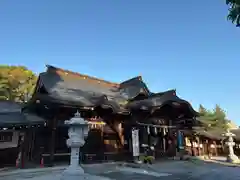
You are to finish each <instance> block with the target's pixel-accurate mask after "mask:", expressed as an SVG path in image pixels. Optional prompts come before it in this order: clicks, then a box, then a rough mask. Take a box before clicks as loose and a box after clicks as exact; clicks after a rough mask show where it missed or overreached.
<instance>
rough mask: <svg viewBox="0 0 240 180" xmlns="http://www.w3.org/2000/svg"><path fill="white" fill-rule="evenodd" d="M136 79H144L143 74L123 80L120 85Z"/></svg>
mask: <svg viewBox="0 0 240 180" xmlns="http://www.w3.org/2000/svg"><path fill="white" fill-rule="evenodd" d="M135 79H138V80H140V81H142V76H136V77H133V78H131V79H128V80H126V81H123V82H121V83H120V85H124V84H127V83H129V82H131V81H133V80H135Z"/></svg>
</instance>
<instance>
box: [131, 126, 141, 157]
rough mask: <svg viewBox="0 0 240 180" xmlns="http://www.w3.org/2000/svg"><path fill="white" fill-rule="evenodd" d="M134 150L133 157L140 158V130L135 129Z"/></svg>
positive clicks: (133, 135) (133, 133) (133, 131)
mask: <svg viewBox="0 0 240 180" xmlns="http://www.w3.org/2000/svg"><path fill="white" fill-rule="evenodd" d="M132 149H133V156H134V157H136V156H139V130H138V129H133V130H132Z"/></svg>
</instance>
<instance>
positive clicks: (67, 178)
mask: <svg viewBox="0 0 240 180" xmlns="http://www.w3.org/2000/svg"><path fill="white" fill-rule="evenodd" d="M83 179H87V180H109V178H105V177H101V176H94V175H90V174H87V173H84V170H83V169H82V167H81V166H79V167H78V168H77V169H76V168H71V167H68V168H67V169H66V170H65V171H63V174H62V176H61V178H60V180H83Z"/></svg>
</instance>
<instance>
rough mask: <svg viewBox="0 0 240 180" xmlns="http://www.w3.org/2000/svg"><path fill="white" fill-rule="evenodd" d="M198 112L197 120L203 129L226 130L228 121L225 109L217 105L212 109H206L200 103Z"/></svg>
mask: <svg viewBox="0 0 240 180" xmlns="http://www.w3.org/2000/svg"><path fill="white" fill-rule="evenodd" d="M199 114H200V117H199V118H198V120H199V121H200V122H201V126H202V127H203V128H204V129H205V130H213V129H220V130H226V129H227V128H228V124H229V122H230V121H229V120H228V119H227V118H226V113H225V111H224V110H223V109H222V108H221V107H220V106H219V105H216V106H215V108H214V109H213V110H212V111H210V110H207V109H206V108H204V107H203V106H202V105H200V106H199Z"/></svg>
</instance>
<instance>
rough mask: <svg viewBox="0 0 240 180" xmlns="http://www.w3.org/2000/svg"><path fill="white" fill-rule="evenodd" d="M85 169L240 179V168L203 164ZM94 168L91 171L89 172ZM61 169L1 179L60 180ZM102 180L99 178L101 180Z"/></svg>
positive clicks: (119, 178) (177, 178)
mask: <svg viewBox="0 0 240 180" xmlns="http://www.w3.org/2000/svg"><path fill="white" fill-rule="evenodd" d="M88 168H89V169H87V168H86V170H87V171H88V172H90V171H91V174H95V175H101V176H104V177H106V178H110V179H115V180H123V179H124V180H143V179H144V180H157V179H161V180H239V179H240V168H239V167H227V166H223V165H220V164H214V163H204V162H200V161H199V162H196V163H193V162H184V161H170V162H163V163H157V164H154V165H152V166H148V167H144V166H142V168H133V167H123V166H122V167H119V166H116V165H114V164H111V165H110V166H109V165H107V166H105V165H104V164H101V165H98V166H92V167H88ZM90 169H91V170H90ZM62 170H63V169H62V168H61V169H57V168H55V169H54V170H53V171H50V170H48V171H38V172H29V173H27V172H25V173H24V172H23V173H15V174H14V173H13V174H12V175H8V176H7V175H6V174H5V176H2V175H1V173H0V180H13V179H14V180H23V179H25V180H50V179H55V180H58V179H59V178H57V177H59V174H60V173H61V172H62ZM99 180H100V178H99Z"/></svg>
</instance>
